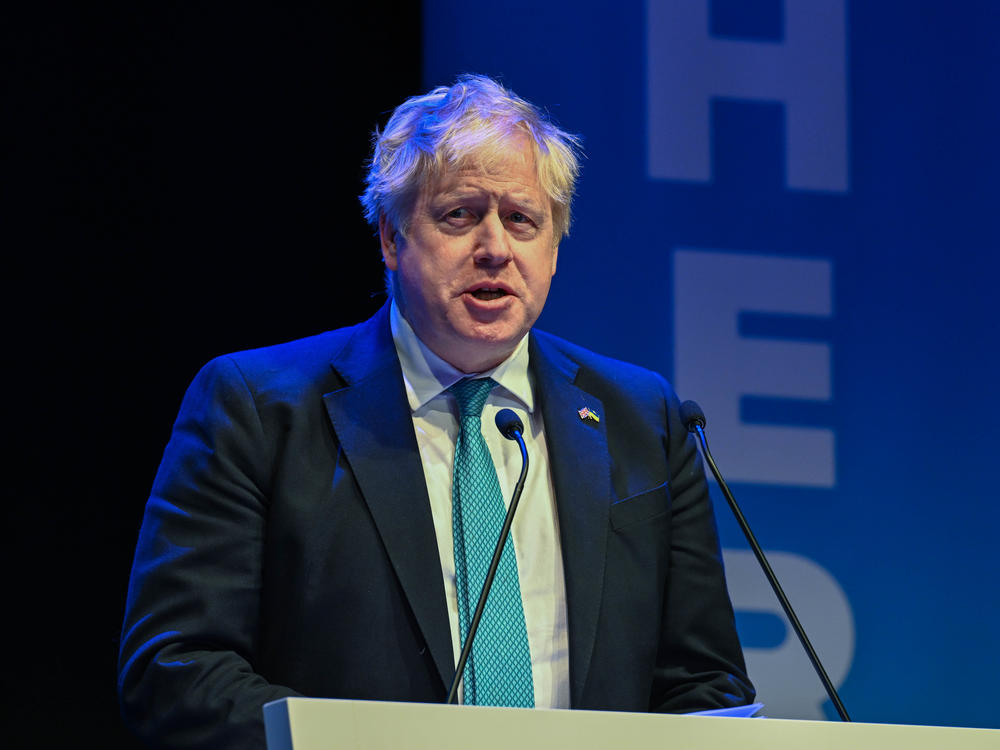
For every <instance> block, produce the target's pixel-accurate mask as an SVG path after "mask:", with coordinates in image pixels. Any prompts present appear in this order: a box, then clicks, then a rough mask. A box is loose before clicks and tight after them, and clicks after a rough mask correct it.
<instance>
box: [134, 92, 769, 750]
mask: <svg viewBox="0 0 1000 750" xmlns="http://www.w3.org/2000/svg"><path fill="white" fill-rule="evenodd" d="M575 147H576V144H575V140H574V139H573V138H572V137H571V136H568V135H567V134H565V133H563V132H562V131H560V130H559V129H558V128H556V127H555V126H554V125H553V124H552V123H551V122H550V121H548V120H547V119H546V118H545V117H544V116H543V115H542V114H541V113H540V112H539V111H538V110H537V109H536V108H534V107H533V106H532V105H530V104H528V103H527V102H524V101H523V100H521V99H519V98H517V97H516V96H515V95H514V94H512V93H511V92H509V91H506V90H505V89H503V88H502V87H501V86H499V85H498V84H496V83H495V82H494V81H492V80H490V79H487V78H483V77H478V76H465V77H463V78H461V79H459V81H458V82H457V83H456V84H455V85H454V86H452V87H451V88H438V89H435V90H434V91H432V92H431V93H429V94H427V95H426V96H423V97H415V98H413V99H410V100H408V101H407V102H405V103H404V104H403V105H401V106H400V107H399V108H398V109H397V110H396V112H395V113H394V114H393V116H392V118H391V119H390V121H389V123H388V124H387V126H386V129H385V132H384V133H381V134H377V137H376V143H375V149H374V154H373V158H372V163H371V169H370V172H369V176H368V181H367V190H366V192H365V195H364V196H363V198H362V202H363V203H364V205H365V209H366V213H367V216H368V218H369V220H370V221H371V222H372V223H373V224H375V225H376V226H377V227H378V230H379V237H380V242H381V248H382V255H383V259H384V261H385V266H386V269H387V279H388V286H389V288H390V290H391V304H389V305H386V306H385V307H384V308H383V309H382V310H381V311H380V312H379V313H378V314H377V315H376V316H375V317H374V318H372V319H371V320H369V321H367V322H365V323H362V324H360V325H358V326H355V327H353V328H348V329H342V330H338V331H332V332H329V333H326V334H323V335H320V336H317V337H313V338H310V339H305V340H302V341H297V342H292V343H289V344H285V345H281V346H277V347H270V348H267V349H262V350H257V351H252V352H243V353H239V354H235V355H232V356H229V357H222V358H219V359H217V360H215V361H213V362H212V363H209V365H207V366H206V368H205V369H203V370H202V372H201V373H199V375H198V377H197V378H196V380H195V381H194V383H193V384H192V386H191V388H190V389H189V391H188V393H187V395H186V396H185V400H184V404H183V406H182V408H181V412H180V415H179V417H178V420H177V423H176V425H175V428H174V434H173V436H172V438H171V440H170V443H169V445H168V447H167V449H166V452H165V455H164V459H163V463H162V465H161V468H160V471H159V473H158V475H157V478H156V481H155V483H154V486H153V491H152V495H151V497H150V500H149V503H148V506H147V511H146V517H145V520H144V522H143V528H142V532H141V535H140V539H139V545H138V548H137V552H136V560H135V565H134V568H133V574H132V582H131V586H130V590H129V600H128V605H127V612H126V620H125V627H124V631H123V639H122V652H121V671H120V694H121V699H122V710H123V716H124V717H125V719H126V721H127V722H128V723H129V724H130V725H131V726H133V727H134V728H135V729H136V731H137V732H138V733H139V734H141V735H142V736H144V737H145V738H147V740H148V741H150V742H151V743H152V744H153V745H155V746H163V747H211V748H222V747H253V746H262V744H263V730H262V714H261V706H262V705H263V704H264V703H266V702H267V701H270V700H274V699H277V698H281V697H284V696H290V695H297V694H302V695H308V696H317V697H339V698H357V699H375V700H406V701H427V702H440V701H443V700H444V698H445V695H446V691H447V687H448V685H449V684H450V682H451V680H452V678H453V676H454V674H455V664H456V662H457V656H458V653H459V649H460V646H461V644H462V642H463V641H464V639H465V637H466V635H467V633H468V624H469V623H468V620H469V612H470V611H471V609H472V608H474V606H475V600H476V598H477V597H478V592H479V581H481V579H482V570H481V569H480V568H478V567H477V565H479V563H478V562H477V560H480V561H481V557H477V556H481V555H482V554H483V553H482V551H481V547H482V544H480V542H482V541H483V538H484V537H489V536H490V535H492V536H493V538H494V539H495V538H496V536H497V535H498V532H499V524H498V523H497V518H496V512H497V511H496V509H497V508H499V509H500V510H499V513H500V515H502V512H503V501H504V499H509V497H510V494H511V488H512V486H513V484H514V481H515V480H516V478H517V475H518V472H519V470H520V453H519V450H518V448H517V446H516V445H514V443H512V442H509V441H506V440H504V439H503V438H502V437H501V436H500V435H499V433H497V432H496V431H495V430H493V429H492V426H491V424H490V422H491V421H492V418H493V416H494V415H495V414H496V412H497V411H498V410H499V409H500V408H503V407H508V408H511V409H513V410H514V411H515V412H516V413H517V414H518V416H520V418H521V419H522V420H523V422H524V424H525V430H524V432H525V438H526V440H527V443H528V450H529V452H530V454H531V471H530V472H529V475H528V480H527V485H526V488H525V491H524V496H523V497H524V499H523V501H522V503H521V507H520V510H519V511H518V513H519V515H518V517H517V519H516V521H515V524H514V527H513V532H512V535H511V536H512V539H510V540H508V542H507V545H506V547H505V552H504V562H503V563H502V564H501V571H500V573H498V583H497V585H498V586H499V587H501V589H502V591H503V592H504V593H503V594H496V595H495V594H491V599H490V605H489V607H487V612H486V614H485V615H484V626H483V627H484V629H485V631H486V632H484V631H483V630H481V631H480V634H479V635H478V636H477V638H476V647H477V648H479V647H480V641H482V642H483V644H484V645H483V647H482V650H481V651H475V650H474V651H473V657H472V659H471V661H470V665H469V667H467V668H466V670H465V672H464V673H463V674H464V677H463V680H464V685H463V691H464V692H463V700H464V701H465V702H467V703H472V702H476V703H491V704H500V705H528V706H530V705H535V706H548V707H563V708H582V709H608V710H628V711H649V710H652V711H680V712H682V711H692V710H698V709H706V708H713V707H722V706H729V705H736V704H742V703H747V702H749V701H750V700H751V699H752V698H753V688H752V687H751V686H750V683H749V680H748V679H747V677H746V675H745V667H744V664H743V657H742V653H741V651H740V646H739V642H738V639H737V636H736V633H735V629H734V626H733V613H732V607H731V605H730V603H729V599H728V596H727V593H726V589H725V581H724V577H723V571H722V566H721V561H720V556H719V549H718V542H717V539H716V534H715V528H714V520H713V517H712V512H711V507H710V504H709V500H708V494H707V488H706V483H705V478H704V474H703V471H702V469H701V466H700V463H699V461H698V458H697V453H696V450H695V447H694V445H693V442H692V441H691V440H690V439H689V437H688V435H687V434H686V431H685V430H684V428H683V426H682V425H681V423H680V420H679V418H678V416H677V406H678V404H677V398H676V396H675V395H674V394H673V392H672V390H671V389H670V387H669V385H667V383H666V382H665V381H664V380H663V379H662V378H660V377H659V376H658V375H656V374H654V373H651V372H648V371H646V370H642V369H640V368H636V367H633V366H630V365H625V364H623V363H620V362H614V361H611V360H608V359H606V358H603V357H600V356H597V355H595V354H592V353H590V352H587V351H585V350H582V349H580V348H578V347H575V346H573V345H571V344H568V343H567V342H564V341H562V340H560V339H556V338H554V337H552V336H549V335H546V334H543V333H540V332H537V331H532V330H531V328H532V325H533V324H534V322H535V320H536V319H537V318H538V315H539V314H540V312H541V310H542V307H543V306H544V304H545V299H546V296H547V294H548V290H549V284H550V282H551V279H552V276H553V274H554V273H555V270H556V259H557V254H558V244H559V240H560V239H561V238H562V236H563V235H565V234H566V232H567V228H568V226H569V209H570V199H571V197H572V194H573V188H574V183H575V179H576V175H577V171H578V166H577V157H576V154H575ZM471 390H474V391H476V393H477V394H479V395H478V396H477V397H476V398H478V403H477V404H476V405H475V406H474V407H470V406H469V400H468V398H467V393H468V392H470V391H471ZM480 414H481V419H482V424H483V427H482V429H481V431H480V428H479V422H478V420H479V419H480ZM470 419H471V421H470ZM484 444H485V449H482V446H483V445H484ZM477 451H478V452H477ZM470 457H471V458H470ZM473 459H475V461H474V463H475V462H478V463H475V468H474V469H473V468H471V467H472V464H471V463H468V462H469V461H472V460H473ZM491 459H492V460H491ZM484 460H485V462H486V463H485V464H483V461H484ZM494 465H495V467H496V468H495V469H494V468H493V466H494ZM470 476H472V481H473V483H475V484H477V487H480V488H481V487H483V486H488V487H489V488H490V489H488V490H477V491H476V492H470V491H469V490H467V489H466V488H467V487H468V486H469V485H468V478H469V477H470ZM475 503H484V504H483V505H477V504H475ZM490 503H492V505H490ZM470 509H473V510H470ZM491 514H492V515H491ZM487 518H489V519H491V520H489V521H487V520H486V519H487ZM491 524H492V525H491ZM479 526H482V527H483V528H482V529H478V527H479ZM477 529H478V532H477ZM484 529H485V530H484ZM476 533H478V534H479V537H480V538H478V541H473V538H474V537H475V535H476ZM477 545H478V546H477ZM490 547H492V544H491V545H490ZM489 552H492V549H490V550H489ZM495 598H496V599H497V600H502V601H503V602H504V604H503V605H500V604H497V605H496V608H495V609H494V599H495ZM502 607H506V609H502ZM500 612H502V613H503V614H498V613H500ZM487 623H489V624H487ZM491 639H492V640H491ZM489 652H497V653H499V654H500V656H499V659H498V661H497V662H496V663H492V664H491V663H490V661H489V659H490V654H489Z"/></svg>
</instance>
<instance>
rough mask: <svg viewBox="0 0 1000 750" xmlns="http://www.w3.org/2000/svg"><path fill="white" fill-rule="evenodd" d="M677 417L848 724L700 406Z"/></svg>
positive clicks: (688, 405)
mask: <svg viewBox="0 0 1000 750" xmlns="http://www.w3.org/2000/svg"><path fill="white" fill-rule="evenodd" d="M680 417H681V421H682V422H683V423H684V426H685V427H686V428H687V431H688V432H691V433H693V434H695V435H696V436H697V438H698V442H699V443H700V445H701V452H702V455H704V456H705V462H706V463H707V464H708V466H709V468H710V469H711V470H712V474H714V475H715V479H716V481H717V482H718V483H719V487H720V488H721V489H722V494H723V495H725V497H726V502H728V503H729V509H730V510H731V511H732V512H733V515H734V516H735V517H736V522H737V523H739V525H740V528H741V529H742V530H743V536H745V537H746V539H747V542H749V543H750V548H751V549H752V550H753V553H754V556H755V557H756V558H757V562H758V563H759V564H760V567H761V569H762V570H763V571H764V575H765V576H766V577H767V581H768V583H770V584H771V588H772V589H774V593H775V595H776V596H777V597H778V601H779V602H780V603H781V608H782V609H783V610H785V615H786V616H787V617H788V621H789V622H790V623H791V625H792V630H794V631H795V635H797V636H798V637H799V642H800V643H802V648H804V649H805V651H806V655H807V656H808V657H809V661H810V662H812V665H813V669H814V670H816V674H817V675H818V676H819V679H820V682H822V683H823V687H824V688H825V689H826V694H827V695H828V696H830V700H831V701H832V702H833V705H834V707H835V708H836V709H837V713H838V714H840V718H841V720H842V721H850V720H851V717H850V716H848V715H847V709H846V708H844V704H843V703H841V701H840V696H839V695H837V689H836V688H835V687H834V686H833V682H831V681H830V678H829V676H827V674H826V670H825V669H824V668H823V664H822V663H821V662H820V660H819V656H818V655H817V654H816V651H815V649H813V647H812V643H810V642H809V637H808V636H807V635H806V631H805V629H804V628H803V627H802V624H801V623H800V622H799V618H798V617H796V616H795V612H794V611H793V610H792V605H791V603H790V602H789V601H788V597H787V596H785V592H784V590H783V589H782V588H781V584H780V583H778V577H777V576H776V575H775V574H774V571H773V570H771V565H770V564H769V563H768V562H767V557H766V556H765V555H764V550H762V549H761V547H760V545H759V544H758V543H757V537H755V536H754V534H753V532H752V531H751V530H750V524H748V523H747V520H746V518H745V517H744V516H743V513H742V511H740V506H739V505H737V504H736V498H735V497H733V493H732V492H730V491H729V485H728V484H726V480H725V479H723V478H722V473H721V472H720V471H719V467H718V466H716V465H715V459H713V458H712V452H711V451H710V450H709V449H708V441H707V440H706V439H705V425H706V420H705V412H703V411H702V410H701V407H700V406H698V404H696V403H695V402H694V401H685V402H684V403H683V404H681V408H680Z"/></svg>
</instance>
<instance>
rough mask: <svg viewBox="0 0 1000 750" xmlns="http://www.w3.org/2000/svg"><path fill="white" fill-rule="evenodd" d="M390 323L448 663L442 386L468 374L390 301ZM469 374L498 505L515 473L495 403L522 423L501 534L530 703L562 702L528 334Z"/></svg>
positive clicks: (551, 548)
mask: <svg viewBox="0 0 1000 750" xmlns="http://www.w3.org/2000/svg"><path fill="white" fill-rule="evenodd" d="M390 321H391V326H392V338H393V341H394V342H395V345H396V353H397V354H398V355H399V362H400V365H401V366H402V370H403V381H404V383H405V386H406V398H407V400H408V401H409V404H410V409H411V412H412V416H413V430H414V432H415V433H416V436H417V446H418V447H419V449H420V460H421V463H422V464H423V467H424V479H425V480H426V482H427V494H428V496H429V498H430V503H431V515H432V516H433V519H434V532H435V534H436V536H437V545H438V553H439V555H440V557H441V574H442V575H443V577H444V590H445V596H446V598H447V602H448V618H449V620H450V623H451V640H452V647H453V651H454V659H455V662H456V663H457V662H458V657H459V654H460V652H461V636H460V634H459V625H458V597H457V594H456V589H455V550H454V544H453V539H452V521H451V482H452V471H453V467H454V461H455V441H456V440H457V438H458V430H459V426H458V417H457V414H458V406H457V404H456V402H455V398H454V397H453V396H452V395H451V394H450V393H447V392H446V390H447V389H448V388H449V387H450V386H451V385H452V384H454V383H456V382H458V381H459V380H461V379H462V378H465V377H470V375H469V374H468V373H463V372H461V371H459V370H457V369H455V368H454V367H452V366H451V365H449V364H448V363H447V362H445V361H444V360H443V359H441V358H440V357H438V356H437V355H436V354H434V352H432V351H431V350H430V349H428V348H427V347H426V346H425V345H424V343H423V342H422V341H421V340H420V339H419V338H418V337H417V335H416V334H415V333H414V331H413V329H412V328H411V327H410V324H409V323H408V322H407V321H406V319H405V318H404V317H403V316H402V314H400V312H399V310H398V308H397V307H396V303H395V301H394V302H393V303H392V306H391V310H390ZM475 377H491V378H493V380H495V381H496V382H497V383H498V387H495V388H494V389H493V391H492V392H491V393H490V395H489V397H488V398H487V400H486V406H485V407H484V409H483V416H482V424H483V438H484V439H485V440H486V446H487V447H488V448H489V451H490V455H491V456H492V457H493V463H494V465H495V466H496V469H497V478H498V479H499V481H500V491H501V492H502V493H503V497H504V503H505V504H507V503H509V502H510V498H511V495H512V494H513V492H514V485H515V484H516V483H517V478H518V476H519V475H520V473H521V450H520V448H519V447H518V445H517V443H516V442H515V441H513V440H508V439H506V438H505V437H503V436H502V435H501V434H500V432H499V430H497V429H496V426H495V423H494V419H495V418H496V414H497V412H498V411H500V409H504V408H507V409H511V410H513V411H514V412H515V413H516V414H517V416H518V417H520V418H521V421H522V422H523V423H524V425H525V430H524V442H525V445H526V446H527V449H528V457H529V459H530V463H529V468H528V476H527V478H526V479H525V484H524V492H523V494H522V495H521V502H520V504H519V505H518V508H517V515H516V516H515V517H514V525H513V527H512V530H511V533H512V535H513V538H514V550H515V553H516V557H517V572H518V579H519V581H520V585H521V599H522V602H523V605H524V621H525V625H526V626H527V631H528V647H529V649H530V650H531V675H532V680H533V682H534V688H535V706H536V707H537V708H569V640H568V635H567V630H566V584H565V580H564V579H563V564H562V551H561V548H560V546H559V520H558V516H557V514H556V505H555V491H554V488H553V486H552V476H551V474H550V472H549V461H548V451H547V449H546V447H545V430H544V425H543V424H542V415H541V411H540V410H537V409H536V408H535V396H534V385H533V383H532V378H531V375H530V372H529V370H528V336H527V335H525V337H524V338H523V339H521V342H520V343H519V344H518V346H517V348H516V349H515V350H514V353H513V354H511V355H510V357H508V358H507V359H506V360H504V361H503V362H502V363H501V364H500V365H498V366H497V367H496V368H494V369H493V370H490V371H488V372H484V373H477V374H476V375H475Z"/></svg>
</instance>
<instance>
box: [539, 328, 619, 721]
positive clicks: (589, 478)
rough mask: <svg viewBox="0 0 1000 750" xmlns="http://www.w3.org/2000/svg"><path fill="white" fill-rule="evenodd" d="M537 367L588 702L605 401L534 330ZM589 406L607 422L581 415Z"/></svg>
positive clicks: (602, 515) (607, 476)
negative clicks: (581, 383) (580, 383)
mask: <svg viewBox="0 0 1000 750" xmlns="http://www.w3.org/2000/svg"><path fill="white" fill-rule="evenodd" d="M530 352H531V353H530V357H531V360H530V361H531V368H532V371H533V372H534V375H535V378H536V384H537V391H536V392H537V393H538V398H539V401H540V405H541V409H542V418H543V419H544V421H545V444H546V446H547V448H548V453H549V464H550V466H551V470H552V481H553V484H554V486H555V493H556V507H557V509H558V515H559V537H560V544H561V546H562V557H563V568H564V574H565V578H566V608H567V617H568V621H569V662H570V699H571V705H572V706H574V707H575V706H578V705H580V703H581V701H582V700H583V696H584V687H585V685H586V682H587V675H588V674H589V672H590V665H591V657H592V654H593V651H594V643H595V641H596V638H597V622H598V616H599V614H600V608H601V600H602V597H603V587H604V565H605V557H606V552H607V534H608V516H609V513H610V506H611V502H612V499H613V490H612V486H611V465H610V460H611V459H610V455H609V453H608V442H607V433H606V431H605V426H606V421H605V419H604V407H603V404H602V403H601V401H600V399H598V398H596V397H595V396H594V395H593V394H590V393H588V392H587V391H586V390H584V389H583V388H581V387H579V386H578V385H577V382H576V381H577V374H578V370H579V365H577V364H576V363H575V362H573V361H572V360H570V359H569V358H568V357H567V356H566V355H565V354H563V353H562V352H560V351H558V350H557V349H555V347H553V346H552V345H551V344H550V343H549V342H548V341H547V340H546V339H544V338H542V337H541V336H537V335H534V334H532V337H531V349H530ZM583 407H588V408H589V409H591V410H593V411H595V412H597V414H598V415H599V416H600V419H601V421H600V422H595V421H593V420H591V419H584V418H581V416H580V415H579V410H580V409H582V408H583Z"/></svg>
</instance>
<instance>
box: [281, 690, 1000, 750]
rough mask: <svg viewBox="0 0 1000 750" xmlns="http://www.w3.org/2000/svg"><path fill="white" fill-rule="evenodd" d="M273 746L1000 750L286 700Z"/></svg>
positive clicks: (852, 731) (822, 728)
mask: <svg viewBox="0 0 1000 750" xmlns="http://www.w3.org/2000/svg"><path fill="white" fill-rule="evenodd" d="M264 723H265V725H266V728H267V747H268V750H333V749H334V748H335V749H336V750H401V749H402V748H407V749H410V750H472V749H473V748H474V749H475V750H535V749H536V748H539V749H540V748H545V750H556V749H559V750H561V749H562V748H573V750H608V749H609V748H614V749H615V750H619V748H621V749H623V750H668V749H671V748H677V749H679V750H709V749H711V750H719V749H720V748H726V747H732V748H738V750H786V749H787V750H803V749H805V750H840V749H841V748H844V749H847V748H849V749H850V750H887V749H894V748H905V749H906V750H966V749H968V750H980V749H981V750H1000V730H998V729H959V728H951V727H925V726H909V725H902V724H861V723H850V724H845V723H842V722H834V721H791V720H788V719H735V718H720V717H712V716H677V715H670V714H634V713H618V712H613V711H552V710H542V709H524V708H487V707H483V706H444V705H434V704H427V703H382V702H377V701H343V700H324V699H318V698H284V699H282V700H280V701H274V702H273V703H268V704H267V705H266V706H264Z"/></svg>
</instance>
